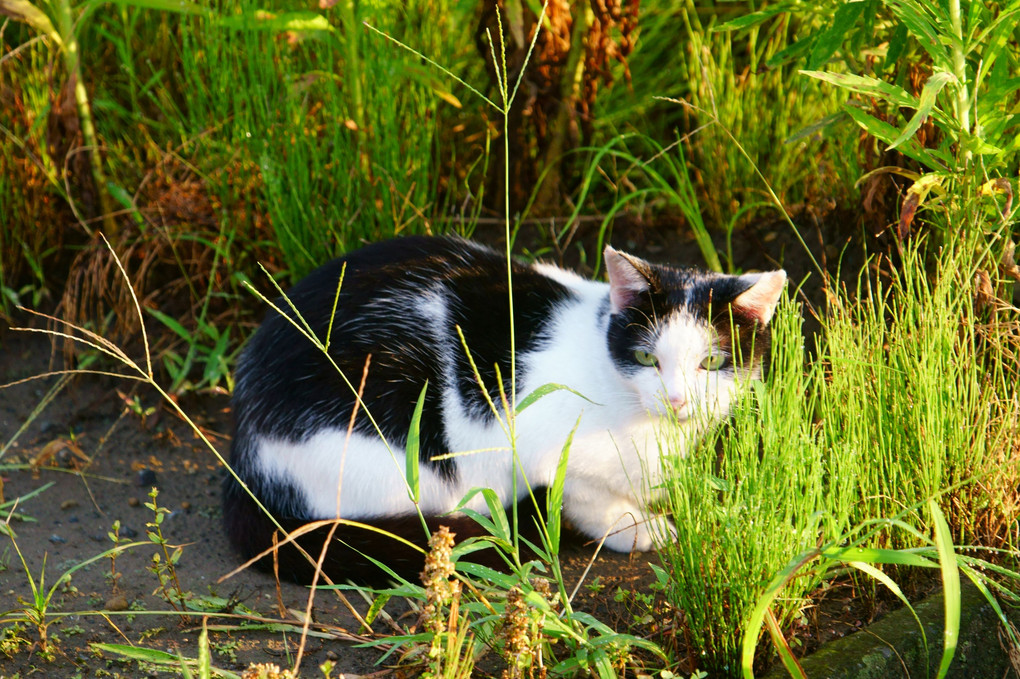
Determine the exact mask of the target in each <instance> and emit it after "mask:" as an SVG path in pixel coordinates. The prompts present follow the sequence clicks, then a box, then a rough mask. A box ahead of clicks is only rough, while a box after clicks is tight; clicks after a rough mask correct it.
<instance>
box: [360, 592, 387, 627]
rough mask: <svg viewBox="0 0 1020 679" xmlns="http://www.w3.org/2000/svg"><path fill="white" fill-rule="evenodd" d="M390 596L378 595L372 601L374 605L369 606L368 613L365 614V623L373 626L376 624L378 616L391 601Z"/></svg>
mask: <svg viewBox="0 0 1020 679" xmlns="http://www.w3.org/2000/svg"><path fill="white" fill-rule="evenodd" d="M390 598H391V597H390V595H389V594H378V595H376V597H375V598H374V599H372V605H371V606H369V608H368V612H367V613H365V623H366V624H369V625H371V624H372V623H373V622H375V618H376V616H378V615H379V613H380V612H381V611H382V609H383V607H384V606H386V603H387V602H388V601H389V600H390Z"/></svg>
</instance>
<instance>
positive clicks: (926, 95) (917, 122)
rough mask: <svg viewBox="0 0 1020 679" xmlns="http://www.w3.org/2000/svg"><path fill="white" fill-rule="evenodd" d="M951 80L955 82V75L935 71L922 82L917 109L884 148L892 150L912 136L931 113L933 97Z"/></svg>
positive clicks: (933, 103) (933, 102)
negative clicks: (898, 134)
mask: <svg viewBox="0 0 1020 679" xmlns="http://www.w3.org/2000/svg"><path fill="white" fill-rule="evenodd" d="M951 82H957V80H956V76H955V75H953V74H952V73H949V72H948V71H941V72H940V73H935V74H934V75H932V76H931V77H930V78H928V82H926V83H925V84H924V89H922V90H921V98H920V101H919V103H918V106H917V111H915V112H914V115H913V116H912V117H911V118H910V120H909V121H907V126H906V127H904V128H903V131H902V132H900V136H898V137H896V139H894V140H893V142H892V144H890V145H889V148H888V149H886V150H892V149H894V148H896V147H897V146H899V145H900V144H902V143H903V142H905V141H907V140H908V139H910V138H911V137H913V136H914V133H915V132H917V130H918V128H920V127H921V123H923V122H924V120H925V118H927V117H928V114H929V113H931V109H932V107H934V106H935V98H936V97H937V96H938V94H939V92H941V91H942V88H943V87H945V86H946V85H948V84H949V83H951Z"/></svg>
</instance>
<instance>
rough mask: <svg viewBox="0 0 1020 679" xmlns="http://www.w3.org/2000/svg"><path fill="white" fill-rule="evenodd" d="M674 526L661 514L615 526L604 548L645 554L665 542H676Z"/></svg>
mask: <svg viewBox="0 0 1020 679" xmlns="http://www.w3.org/2000/svg"><path fill="white" fill-rule="evenodd" d="M676 537H677V532H676V526H674V525H673V522H672V521H670V520H669V519H667V518H666V517H665V516H663V515H661V514H656V515H654V516H649V517H647V518H645V519H643V520H642V521H640V522H639V523H632V524H630V525H629V526H625V527H622V528H621V527H619V526H617V528H616V529H614V530H613V531H612V532H611V533H610V534H609V535H608V536H607V537H606V541H605V543H604V544H605V546H606V547H608V548H609V549H611V550H613V551H614V552H647V551H650V550H652V549H654V548H655V546H656V545H661V544H664V543H666V542H672V541H674V540H676Z"/></svg>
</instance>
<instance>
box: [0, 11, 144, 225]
mask: <svg viewBox="0 0 1020 679" xmlns="http://www.w3.org/2000/svg"><path fill="white" fill-rule="evenodd" d="M2 1H3V0H0V2H2ZM106 190H107V191H109V192H110V196H112V197H113V199H114V200H115V201H117V202H118V203H120V206H121V207H123V208H124V209H125V210H127V211H128V213H129V214H130V215H131V219H132V220H133V221H134V223H135V224H136V225H137V226H139V227H141V228H143V229H144V228H145V220H144V219H143V218H142V215H141V213H139V212H138V208H137V207H136V206H135V201H134V199H133V198H132V197H131V194H130V193H128V191H127V189H125V188H124V187H123V186H121V185H120V184H117V183H115V182H110V181H108V182H106Z"/></svg>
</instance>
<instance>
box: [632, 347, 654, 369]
mask: <svg viewBox="0 0 1020 679" xmlns="http://www.w3.org/2000/svg"><path fill="white" fill-rule="evenodd" d="M634 358H635V360H637V362H638V363H640V364H641V365H647V366H653V367H654V366H657V365H659V359H657V358H655V354H653V353H651V352H650V351H641V350H640V349H635V350H634Z"/></svg>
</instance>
